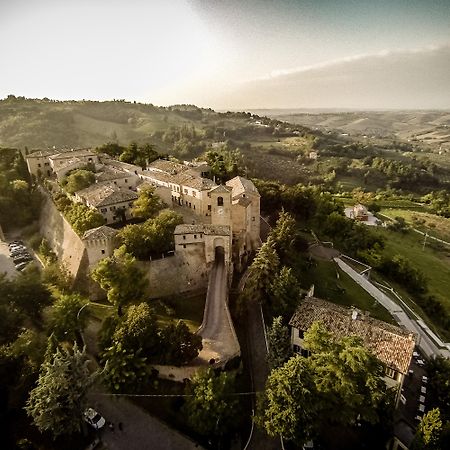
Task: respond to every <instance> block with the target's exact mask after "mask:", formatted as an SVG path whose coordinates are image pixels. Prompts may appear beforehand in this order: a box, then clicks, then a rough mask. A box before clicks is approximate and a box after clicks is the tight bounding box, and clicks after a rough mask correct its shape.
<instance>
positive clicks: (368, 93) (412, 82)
mask: <svg viewBox="0 0 450 450" xmlns="http://www.w3.org/2000/svg"><path fill="white" fill-rule="evenodd" d="M223 101H224V102H225V98H224V99H223ZM233 104H236V106H237V107H247V108H250V107H252V108H302V107H306V108H358V109H365V108H380V109H384V108H386V109H387V108H389V109H390V108H394V109H420V108H423V109H428V108H430V109H433V108H450V45H445V46H440V47H437V46H431V47H427V48H422V49H411V50H393V51H392V50H386V51H383V52H380V53H377V54H373V55H357V56H352V57H349V58H344V59H339V60H334V61H327V62H325V63H322V64H318V65H314V66H308V67H299V68H294V69H287V70H276V71H273V72H272V73H270V74H269V75H267V76H264V77H261V78H259V79H255V80H250V81H247V82H244V83H242V84H241V85H240V86H239V87H238V88H236V90H235V91H234V92H232V93H231V94H228V95H227V105H226V107H231V106H232V105H233Z"/></svg>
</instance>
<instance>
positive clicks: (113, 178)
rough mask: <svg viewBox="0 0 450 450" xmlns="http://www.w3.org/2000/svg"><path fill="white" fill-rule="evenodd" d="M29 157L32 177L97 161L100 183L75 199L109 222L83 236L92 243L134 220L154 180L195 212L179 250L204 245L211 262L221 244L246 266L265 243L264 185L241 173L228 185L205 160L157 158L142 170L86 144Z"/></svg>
mask: <svg viewBox="0 0 450 450" xmlns="http://www.w3.org/2000/svg"><path fill="white" fill-rule="evenodd" d="M26 160H27V165H28V169H29V172H30V174H31V175H32V176H34V177H36V178H38V179H41V178H42V177H44V178H45V177H50V178H51V177H53V178H55V179H56V181H61V180H62V179H63V178H64V177H65V176H66V174H67V173H69V172H70V171H73V170H75V169H80V168H83V167H86V165H88V164H90V165H92V167H93V168H94V170H95V183H93V184H92V185H91V186H89V187H87V188H85V189H82V190H80V191H78V192H75V193H74V195H73V201H75V202H80V203H83V204H84V205H86V206H88V207H90V208H93V209H96V210H97V211H98V212H99V213H100V214H101V215H102V216H103V218H104V221H105V225H104V226H101V227H99V228H97V229H96V230H90V231H89V232H87V234H86V235H85V236H84V237H83V238H84V239H85V240H86V241H87V242H90V243H91V242H92V240H94V239H95V237H96V236H101V237H102V239H103V240H105V237H106V236H109V237H112V236H113V235H114V232H113V231H112V229H110V227H108V225H110V224H113V223H118V222H120V221H122V220H124V219H125V220H128V219H131V218H132V213H131V209H132V206H133V202H134V201H135V200H136V199H137V198H138V194H139V192H140V191H141V190H142V188H143V187H145V186H148V185H151V186H153V187H154V188H155V191H156V194H157V195H158V196H159V197H160V198H161V200H162V201H163V202H164V203H165V204H166V205H167V206H168V207H169V208H170V207H173V206H175V205H176V206H180V207H182V208H181V209H180V211H182V212H184V213H185V216H186V217H189V218H191V217H192V220H189V222H187V223H186V224H185V225H180V226H178V227H177V228H176V230H175V251H176V252H180V253H183V252H184V253H186V254H189V251H190V250H191V248H192V246H193V245H195V244H198V245H200V246H203V247H204V254H205V259H206V262H207V263H209V262H211V261H212V260H213V259H214V253H215V249H216V247H221V248H222V249H223V251H224V255H225V261H226V262H227V264H229V263H231V262H232V261H234V262H235V263H236V264H237V266H238V267H241V264H242V262H243V261H244V260H246V258H247V256H248V255H249V254H250V253H251V252H254V251H255V250H256V249H257V248H258V247H259V246H260V243H261V240H260V237H259V229H260V221H259V217H260V200H259V198H260V195H259V193H258V190H257V189H256V188H255V186H254V184H253V183H252V182H251V181H250V180H247V179H245V178H242V177H239V176H238V177H235V178H233V179H231V180H229V181H227V182H226V184H225V185H217V184H216V183H215V182H214V181H213V180H211V179H210V178H207V176H208V174H209V170H210V168H209V167H208V165H207V164H206V163H204V162H200V163H190V162H184V163H180V162H174V161H168V160H156V161H153V162H152V163H150V164H149V165H148V166H147V167H146V168H145V169H142V168H140V167H138V166H135V165H132V164H127V163H123V162H120V161H117V160H114V159H112V158H111V157H109V156H108V155H106V154H98V153H96V152H93V151H91V150H84V149H82V150H69V151H65V152H58V153H55V152H53V151H38V152H34V153H32V154H30V155H28V156H27V158H26ZM108 244H109V242H108V243H107V245H106V247H105V248H102V249H100V254H101V255H102V256H103V257H108V256H111V252H112V250H113V246H111V245H108ZM90 248H92V246H90ZM88 253H90V255H89V263H90V265H92V264H94V263H96V262H97V261H98V256H95V255H94V254H92V251H91V252H89V251H88ZM96 254H97V253H96Z"/></svg>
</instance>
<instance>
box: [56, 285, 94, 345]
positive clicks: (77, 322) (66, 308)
mask: <svg viewBox="0 0 450 450" xmlns="http://www.w3.org/2000/svg"><path fill="white" fill-rule="evenodd" d="M87 303H88V300H86V299H84V298H82V297H81V296H80V295H79V294H62V295H60V296H59V298H58V299H57V300H56V301H55V303H54V305H53V307H52V309H51V311H50V321H49V328H50V330H51V331H52V333H54V335H55V337H56V338H57V339H58V340H59V341H74V340H75V339H76V333H77V331H78V330H80V329H83V328H84V325H85V322H86V316H80V317H78V312H79V311H80V310H81V308H82V307H83V306H84V305H86V304H87Z"/></svg>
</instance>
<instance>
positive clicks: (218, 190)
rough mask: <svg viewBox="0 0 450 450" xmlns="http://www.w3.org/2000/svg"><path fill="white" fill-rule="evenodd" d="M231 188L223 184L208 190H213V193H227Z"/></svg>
mask: <svg viewBox="0 0 450 450" xmlns="http://www.w3.org/2000/svg"><path fill="white" fill-rule="evenodd" d="M230 191H231V188H229V187H228V186H224V185H223V184H221V185H219V186H216V187H214V188H212V189H211V190H210V191H209V192H214V193H215V194H229V193H230Z"/></svg>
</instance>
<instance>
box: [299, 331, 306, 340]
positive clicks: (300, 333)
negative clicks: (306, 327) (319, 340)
mask: <svg viewBox="0 0 450 450" xmlns="http://www.w3.org/2000/svg"><path fill="white" fill-rule="evenodd" d="M298 337H299V338H300V339H303V338H304V337H305V332H304V331H303V330H298Z"/></svg>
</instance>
